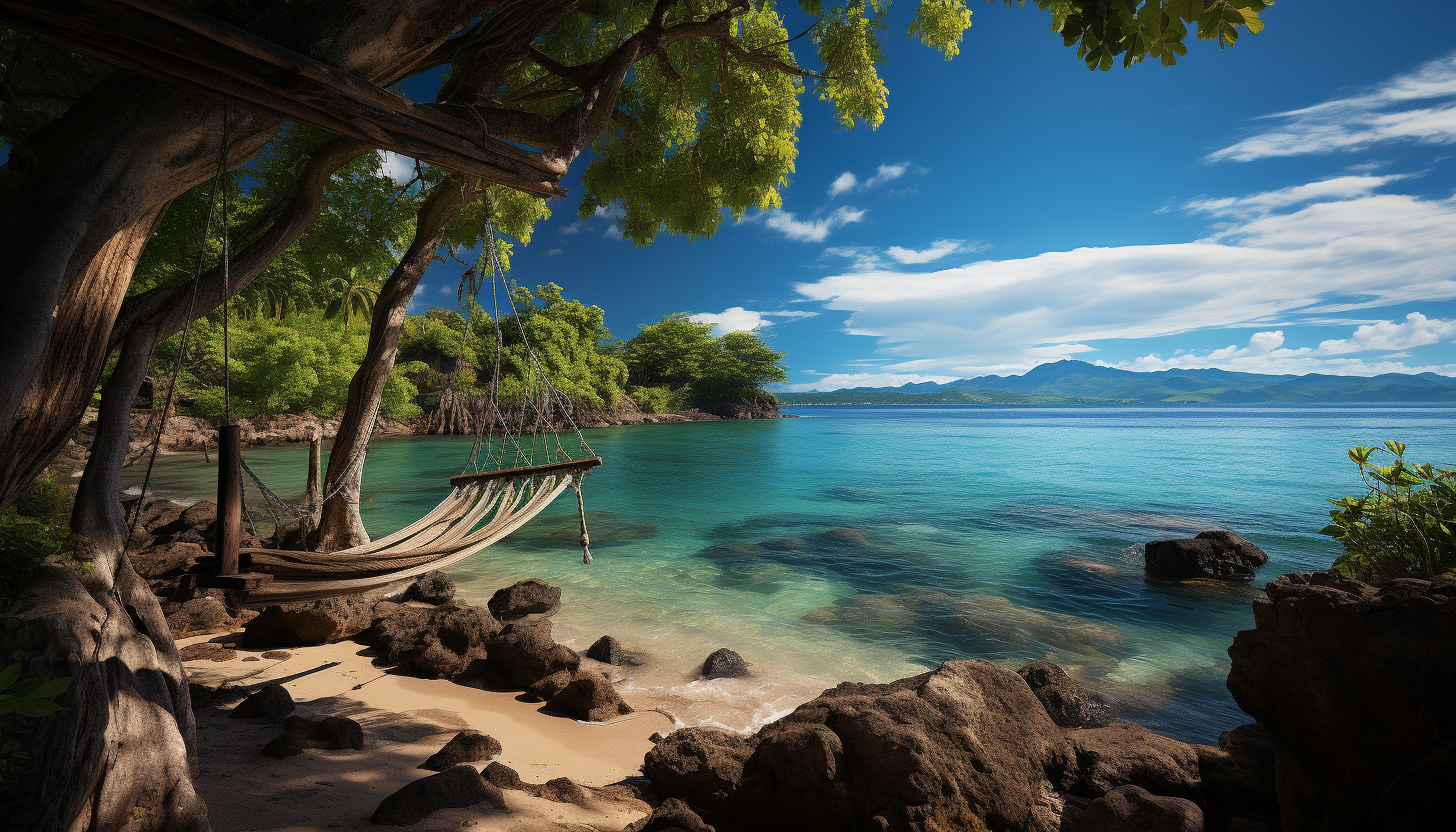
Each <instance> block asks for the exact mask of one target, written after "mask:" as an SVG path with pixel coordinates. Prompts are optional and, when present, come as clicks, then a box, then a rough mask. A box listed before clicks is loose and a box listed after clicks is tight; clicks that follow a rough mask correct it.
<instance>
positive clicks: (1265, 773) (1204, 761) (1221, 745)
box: [1196, 725, 1279, 827]
mask: <svg viewBox="0 0 1456 832" xmlns="http://www.w3.org/2000/svg"><path fill="white" fill-rule="evenodd" d="M1196 748H1197V750H1198V768H1199V771H1200V772H1202V774H1203V795H1204V808H1205V809H1206V810H1207V815H1208V821H1209V823H1210V824H1212V825H1213V826H1215V827H1218V826H1221V825H1223V824H1225V823H1227V822H1230V821H1232V820H1234V819H1238V818H1242V819H1244V820H1246V821H1251V822H1252V821H1258V822H1261V823H1265V824H1267V825H1269V826H1278V825H1279V799H1278V797H1277V795H1276V794H1275V791H1274V744H1273V743H1272V742H1270V741H1269V738H1268V737H1266V736H1264V732H1263V731H1261V730H1259V726H1257V725H1240V726H1239V727H1237V728H1235V729H1233V730H1232V731H1224V732H1223V733H1222V734H1221V735H1219V738H1218V748H1209V747H1207V746H1196Z"/></svg>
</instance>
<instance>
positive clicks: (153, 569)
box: [127, 541, 210, 582]
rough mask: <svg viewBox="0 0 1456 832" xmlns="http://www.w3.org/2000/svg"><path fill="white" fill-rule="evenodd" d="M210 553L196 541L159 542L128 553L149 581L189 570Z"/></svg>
mask: <svg viewBox="0 0 1456 832" xmlns="http://www.w3.org/2000/svg"><path fill="white" fill-rule="evenodd" d="M208 554H210V553H209V552H208V551H207V550H206V549H204V548H202V547H201V546H200V545H198V544H196V543H183V542H176V541H169V542H166V543H158V544H156V545H155V546H150V547H147V548H145V549H135V550H132V551H130V552H128V553H127V556H128V557H129V558H130V559H131V565H132V566H133V567H135V568H136V571H137V574H138V575H140V576H142V577H143V578H146V579H147V580H148V582H155V581H156V579H157V578H161V577H163V576H177V575H181V574H182V573H183V572H186V571H187V568H188V567H189V566H191V565H192V564H193V563H196V561H197V559H198V558H200V557H204V556H206V555H208Z"/></svg>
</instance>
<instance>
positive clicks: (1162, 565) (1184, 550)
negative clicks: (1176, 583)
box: [1143, 530, 1269, 581]
mask: <svg viewBox="0 0 1456 832" xmlns="http://www.w3.org/2000/svg"><path fill="white" fill-rule="evenodd" d="M1143 552H1144V555H1143V557H1144V562H1145V564H1146V566H1147V570H1148V572H1149V573H1151V574H1154V575H1161V576H1163V577H1165V578H1221V579H1223V580H1245V581H1246V580H1250V579H1252V578H1253V577H1254V574H1255V573H1256V572H1258V571H1259V567H1261V566H1263V565H1264V564H1265V563H1266V562H1268V560H1269V556H1268V555H1266V554H1264V550H1263V549H1260V548H1259V547H1258V546H1255V545H1254V544H1252V543H1250V542H1249V541H1247V540H1245V539H1243V538H1242V537H1239V536H1238V535H1236V534H1234V533H1233V532H1226V531H1221V530H1216V531H1207V532H1199V533H1198V536H1197V537H1195V538H1193V539H1192V540H1155V541H1153V542H1151V543H1149V544H1147V546H1145V547H1143Z"/></svg>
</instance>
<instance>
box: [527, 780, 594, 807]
mask: <svg viewBox="0 0 1456 832" xmlns="http://www.w3.org/2000/svg"><path fill="white" fill-rule="evenodd" d="M526 790H527V791H529V792H530V793H531V794H533V795H535V796H536V797H540V798H545V799H546V800H551V801H554V802H556V803H575V804H577V805H578V806H580V805H582V804H584V803H586V801H587V795H586V791H585V790H584V789H582V787H581V786H578V785H577V784H575V783H573V782H571V778H569V777H557V778H554V779H551V780H547V781H546V782H545V783H542V784H541V785H539V786H529V785H528V786H527V787H526Z"/></svg>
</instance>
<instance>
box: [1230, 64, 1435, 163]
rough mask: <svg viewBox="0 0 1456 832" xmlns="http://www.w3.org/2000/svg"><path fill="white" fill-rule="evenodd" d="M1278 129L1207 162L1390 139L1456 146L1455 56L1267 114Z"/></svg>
mask: <svg viewBox="0 0 1456 832" xmlns="http://www.w3.org/2000/svg"><path fill="white" fill-rule="evenodd" d="M1265 118H1268V119H1270V120H1272V121H1275V122H1277V125H1276V126H1273V127H1270V128H1268V129H1266V130H1261V131H1259V132H1257V133H1255V134H1253V135H1251V136H1249V137H1248V138H1245V139H1243V140H1242V141H1239V142H1237V143H1235V144H1232V145H1230V146H1228V147H1225V148H1223V149H1221V150H1217V151H1214V152H1213V153H1210V154H1209V155H1208V157H1207V161H1210V162H1219V161H1234V162H1248V161H1252V160H1254V159H1265V158H1270V157H1278V156H1302V155H1306V154H1311V153H1331V152H1334V151H1339V150H1363V149H1365V148H1368V147H1372V146H1375V145H1377V144H1382V143H1385V142H1393V141H1414V142H1425V143H1431V144H1451V143H1453V142H1456V53H1452V54H1450V55H1447V56H1445V57H1443V58H1438V59H1436V60H1433V61H1428V62H1426V63H1424V64H1422V65H1421V66H1419V67H1417V68H1416V69H1414V70H1412V71H1411V72H1407V73H1404V74H1401V75H1397V76H1395V77H1394V78H1391V79H1390V80H1388V81H1386V82H1384V83H1383V84H1379V85H1377V86H1375V87H1372V88H1370V89H1368V90H1366V91H1364V92H1361V93H1358V94H1355V95H1350V96H1346V97H1343V98H1336V99H1334V100H1331V101H1326V102H1324V103H1323V104H1316V105H1314V106H1313V107H1305V108H1303V109H1299V110H1291V111H1289V112H1285V113H1275V114H1273V115H1270V116H1265Z"/></svg>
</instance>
